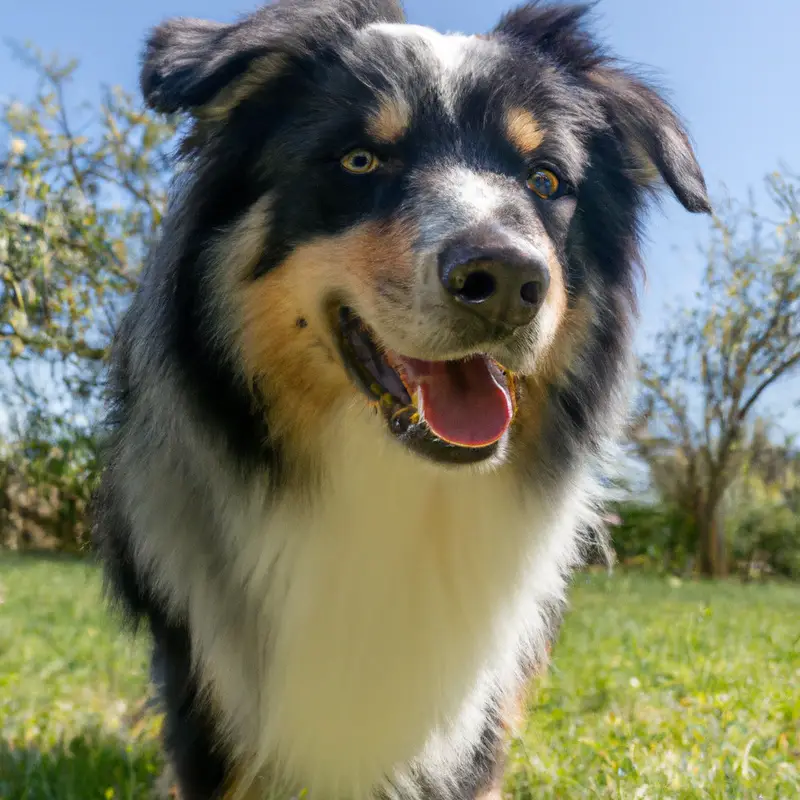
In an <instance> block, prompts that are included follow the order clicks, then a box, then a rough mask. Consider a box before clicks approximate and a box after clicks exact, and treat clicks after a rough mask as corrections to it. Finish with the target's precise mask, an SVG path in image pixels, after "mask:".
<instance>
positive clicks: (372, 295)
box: [239, 223, 413, 449]
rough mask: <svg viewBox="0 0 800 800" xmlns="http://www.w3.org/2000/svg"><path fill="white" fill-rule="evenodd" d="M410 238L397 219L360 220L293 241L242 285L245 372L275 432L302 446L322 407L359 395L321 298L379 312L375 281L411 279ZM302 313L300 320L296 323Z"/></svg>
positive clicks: (370, 314) (314, 431)
mask: <svg viewBox="0 0 800 800" xmlns="http://www.w3.org/2000/svg"><path fill="white" fill-rule="evenodd" d="M411 241H412V237H411V236H410V235H409V233H408V231H407V230H406V229H405V228H404V226H403V225H402V224H400V223H396V224H395V225H393V226H391V227H389V228H388V229H385V228H384V229H382V228H380V227H379V226H378V225H377V224H375V223H365V224H363V225H360V226H358V227H357V228H353V229H351V230H349V231H347V232H346V233H344V234H341V235H340V236H336V237H328V238H321V239H318V240H317V241H315V242H312V243H310V244H307V245H304V246H303V247H300V248H298V249H297V250H295V251H294V252H293V253H292V254H291V255H290V256H289V257H288V258H287V259H286V260H285V261H284V262H283V263H282V264H280V265H279V266H278V267H276V268H275V269H274V270H272V271H271V272H270V273H268V274H267V275H265V276H263V277H262V278H260V279H259V280H257V281H255V282H246V283H244V284H243V285H242V287H241V289H240V301H239V308H240V324H239V331H240V333H239V347H240V351H241V353H242V358H243V362H244V367H245V371H246V373H247V376H248V379H249V380H250V381H252V382H253V384H254V386H257V387H258V388H259V389H260V390H261V391H262V392H263V393H264V394H265V396H266V397H267V400H268V402H269V407H270V420H269V421H270V425H271V428H272V430H274V431H275V433H276V435H287V436H289V437H290V438H293V439H294V442H295V444H296V445H297V446H298V447H301V448H303V449H305V447H304V445H305V444H310V443H311V442H312V441H313V440H314V438H315V437H316V436H317V435H318V434H319V428H318V427H317V426H319V425H321V424H322V423H323V422H324V420H325V419H326V415H325V412H326V411H329V410H332V409H334V408H335V407H336V406H337V404H339V403H341V402H343V401H344V402H346V401H347V400H348V399H356V400H358V401H359V402H360V401H361V398H360V394H359V393H358V391H357V389H356V388H355V387H354V386H353V383H352V381H351V380H350V379H349V377H348V376H347V374H346V373H345V371H344V369H343V368H342V364H341V360H340V358H339V354H338V350H337V348H336V341H335V338H334V333H333V330H332V325H331V320H330V319H328V316H327V313H326V309H325V308H324V303H325V301H326V300H327V299H328V298H329V297H330V296H336V297H339V298H341V299H342V300H343V301H345V302H347V303H351V304H353V305H354V306H355V307H356V308H357V309H358V310H359V313H360V314H362V315H363V316H364V317H365V318H367V319H373V320H380V319H381V312H380V308H379V305H378V304H379V302H380V297H379V294H378V292H377V291H376V286H377V285H378V284H379V283H380V282H381V280H382V277H383V276H386V277H388V276H392V278H393V279H394V280H397V279H400V280H402V279H403V276H404V275H405V276H406V277H407V278H408V280H409V281H410V276H411V271H412V269H413V267H412V261H411V259H412V255H411V249H410V242H411ZM300 317H302V318H303V319H305V320H306V322H307V324H306V325H305V327H299V326H298V325H297V320H298V318H300ZM365 413H370V412H368V411H367V409H366V408H365Z"/></svg>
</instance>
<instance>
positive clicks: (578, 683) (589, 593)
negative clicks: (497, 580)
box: [0, 554, 800, 800]
mask: <svg viewBox="0 0 800 800" xmlns="http://www.w3.org/2000/svg"><path fill="white" fill-rule="evenodd" d="M99 597H100V589H99V580H98V575H97V573H96V571H95V570H94V569H93V568H92V567H90V566H89V565H87V564H84V563H81V562H79V561H69V560H63V559H58V558H40V557H12V556H8V555H2V554H0V800H22V798H25V799H26V800H39V799H40V798H42V799H44V798H48V800H50V799H52V800H89V799H90V798H97V799H98V800H102V799H103V798H108V799H109V800H110V799H111V798H124V800H133V799H134V798H136V800H145V798H147V799H148V800H153V799H154V798H155V797H156V796H157V795H156V793H155V789H154V786H155V783H156V780H157V777H158V774H159V772H160V757H159V749H158V738H157V737H158V726H159V719H158V718H157V717H156V716H155V715H154V714H153V712H152V710H151V709H149V708H148V707H147V705H146V704H145V702H144V700H145V698H146V696H147V677H146V675H147V671H146V653H145V648H144V642H132V641H131V640H130V639H129V638H127V637H126V636H125V635H123V634H121V633H120V632H119V631H118V629H117V628H116V626H115V623H114V621H113V620H112V619H110V618H109V617H108V616H107V615H106V613H105V611H104V609H103V607H102V605H101V604H100V602H99ZM571 597H572V610H571V611H570V614H569V616H568V618H567V621H566V624H565V626H564V629H563V632H562V635H561V638H560V640H559V642H558V644H557V646H556V648H555V650H554V654H553V659H554V660H553V664H552V668H551V671H550V673H549V674H548V675H547V677H546V678H545V679H544V681H543V682H542V683H540V684H539V685H538V687H537V688H536V689H535V691H534V694H533V696H532V700H531V712H532V713H531V716H530V721H529V724H528V727H527V730H526V731H525V733H524V736H522V737H521V739H520V741H518V742H516V743H515V747H514V752H513V757H512V760H511V763H510V765H509V779H508V786H507V789H508V797H509V798H513V799H514V800H533V799H534V798H536V799H537V800H538V798H547V797H553V798H580V797H614V798H753V799H754V800H755V799H756V798H760V797H763V798H765V799H766V798H769V799H770V800H772V799H773V798H797V797H800V587H796V586H795V587H791V586H781V585H748V586H741V585H739V584H737V583H733V582H731V583H726V584H715V585H711V584H697V583H680V582H678V581H669V580H665V579H661V578H656V577H649V576H646V575H641V574H639V575H634V574H618V575H616V576H614V577H611V578H608V577H606V576H604V575H592V576H590V575H582V576H580V577H579V579H578V580H577V581H576V585H575V587H574V589H573V591H572V595H571Z"/></svg>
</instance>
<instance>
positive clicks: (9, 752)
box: [0, 731, 169, 800]
mask: <svg viewBox="0 0 800 800" xmlns="http://www.w3.org/2000/svg"><path fill="white" fill-rule="evenodd" d="M161 773H162V759H161V753H160V750H159V743H158V741H157V740H146V741H141V742H136V743H134V744H131V743H129V742H126V741H124V740H123V739H121V738H116V737H114V736H113V735H109V734H107V733H102V732H99V731H85V732H83V733H81V734H79V735H78V736H75V737H73V738H71V739H70V740H69V741H62V742H57V743H55V744H54V745H53V746H52V747H44V746H41V747H37V746H31V745H25V744H21V745H20V746H19V747H18V746H16V745H15V744H14V743H13V742H12V743H9V742H8V741H2V740H0V798H2V800H93V799H94V798H97V800H162V799H163V800H166V798H168V797H169V795H168V793H167V791H166V786H165V784H164V781H163V780H162V779H161Z"/></svg>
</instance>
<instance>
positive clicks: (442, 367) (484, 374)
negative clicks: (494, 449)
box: [403, 356, 514, 447]
mask: <svg viewBox="0 0 800 800" xmlns="http://www.w3.org/2000/svg"><path fill="white" fill-rule="evenodd" d="M403 365H404V367H405V371H406V375H407V377H408V380H409V383H410V384H413V385H416V386H418V388H419V396H418V400H417V402H418V404H419V411H420V413H421V414H422V416H423V417H424V419H425V422H426V423H427V424H428V427H429V428H430V429H431V430H432V431H433V433H435V434H436V435H437V436H438V437H439V438H440V439H443V440H444V441H446V442H450V443H451V444H457V445H461V446H462V447H484V446H486V445H489V444H492V443H493V442H496V441H497V440H498V439H499V438H500V437H501V436H502V435H503V434H504V433H505V432H506V431H507V430H508V426H509V425H510V424H511V418H512V417H513V415H514V406H513V403H512V402H511V393H510V391H509V388H508V385H507V383H506V380H505V377H504V376H503V373H502V372H501V371H500V370H499V368H498V367H496V366H495V365H494V364H493V363H492V362H490V361H489V359H487V358H485V357H483V356H475V357H474V358H470V359H467V360H464V361H418V360H416V359H413V358H404V359H403ZM412 388H413V387H412Z"/></svg>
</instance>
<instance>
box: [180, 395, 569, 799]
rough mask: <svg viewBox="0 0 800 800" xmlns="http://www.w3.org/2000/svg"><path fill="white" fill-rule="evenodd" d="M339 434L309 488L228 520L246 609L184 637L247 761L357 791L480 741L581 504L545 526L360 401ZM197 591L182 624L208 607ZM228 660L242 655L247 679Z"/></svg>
mask: <svg viewBox="0 0 800 800" xmlns="http://www.w3.org/2000/svg"><path fill="white" fill-rule="evenodd" d="M334 430H335V431H336V433H334V434H332V435H331V436H330V438H329V439H328V440H327V441H326V442H324V445H323V452H322V453H321V461H322V467H321V475H322V479H321V485H320V486H319V488H318V490H317V493H316V496H315V497H314V498H313V499H311V500H309V499H308V498H305V499H304V500H303V499H299V498H298V497H297V496H296V495H292V494H287V496H286V497H285V498H283V499H282V500H281V501H279V502H278V504H277V506H274V507H273V508H272V509H271V510H270V511H269V512H268V514H267V516H266V518H265V519H264V520H263V521H262V523H261V524H260V525H257V526H256V528H255V529H253V528H250V529H247V530H245V529H243V526H252V525H253V520H254V517H253V515H252V514H250V513H247V511H245V513H242V514H240V515H238V516H237V515H234V516H233V517H232V518H231V520H230V529H229V530H228V531H226V532H225V534H224V535H226V536H227V537H231V536H232V537H233V538H234V539H235V540H236V541H238V542H243V543H245V545H244V547H242V548H241V549H240V550H239V553H238V556H237V558H238V561H239V564H238V569H237V571H238V572H239V574H241V575H244V576H246V577H245V592H244V595H243V604H242V608H241V619H240V622H239V623H237V625H235V626H234V627H233V628H231V629H230V630H229V632H228V635H226V636H224V637H222V638H220V632H219V630H218V628H217V626H216V625H212V626H210V627H208V629H207V630H204V627H207V626H206V624H205V623H204V622H201V623H200V624H199V625H197V624H196V625H195V626H194V634H195V636H196V637H197V640H198V643H199V645H200V650H201V652H202V656H201V660H202V661H203V662H205V663H204V670H205V671H206V674H207V677H208V678H209V679H210V682H211V684H212V687H213V688H212V691H213V692H217V693H219V694H220V700H221V703H220V706H221V707H222V708H225V709H229V710H233V716H232V717H231V718H230V719H229V724H230V727H231V734H232V738H233V740H234V742H235V741H236V740H237V739H239V740H240V741H258V742H259V745H258V751H257V752H255V753H253V752H248V753H242V756H243V757H244V758H245V759H246V760H247V761H248V762H249V763H250V764H252V765H254V767H263V766H265V765H272V768H273V769H274V765H275V763H276V761H277V763H278V765H279V767H280V770H281V771H282V772H285V774H286V775H287V776H288V778H289V779H290V781H292V782H293V781H295V780H296V781H299V782H301V783H302V784H303V785H306V786H308V788H310V789H311V790H312V796H319V795H318V793H321V794H322V795H323V796H326V797H327V796H331V797H337V798H338V797H340V796H341V797H343V798H353V800H361V798H364V799H366V798H367V797H369V791H370V788H371V787H374V786H375V785H376V784H379V783H380V782H381V781H382V780H383V779H384V778H385V777H386V776H387V775H392V773H393V772H394V771H395V770H397V769H399V768H401V767H402V765H403V764H405V763H407V762H408V761H409V760H412V759H414V758H415V757H419V756H423V755H427V756H430V754H431V752H432V751H434V754H435V756H436V757H437V758H439V759H447V760H451V759H452V760H453V761H454V763H457V762H458V761H459V759H460V758H461V757H462V756H464V754H465V753H466V752H467V749H468V748H470V747H474V746H476V745H477V743H478V739H479V736H480V733H481V731H480V727H479V723H480V720H481V719H482V712H485V706H486V704H487V703H488V701H489V698H490V692H491V691H492V690H494V689H496V684H498V683H499V684H502V685H503V686H504V687H508V686H512V685H514V683H515V679H514V674H515V671H516V667H517V665H516V664H515V658H516V657H517V655H518V654H519V652H520V647H521V646H522V645H523V642H522V641H521V639H522V638H526V639H527V640H529V641H526V642H525V643H524V644H525V646H526V647H527V648H530V646H531V644H533V645H534V647H536V648H537V649H541V648H543V647H544V642H545V638H546V626H547V620H546V619H545V618H544V617H543V613H544V612H543V608H546V607H548V605H552V603H553V602H559V601H560V598H561V595H562V585H563V579H562V568H563V567H565V566H566V562H567V561H568V560H569V558H570V556H571V552H570V551H571V548H572V546H573V534H572V530H573V528H574V513H571V512H570V510H569V509H562V513H561V514H560V515H559V516H558V526H556V524H555V519H556V511H557V509H556V508H555V507H547V506H545V505H544V504H543V502H542V501H541V500H539V499H538V498H537V497H536V496H535V495H534V494H532V493H529V494H528V495H527V496H525V494H524V493H523V492H522V490H521V489H520V487H519V485H518V483H517V481H516V480H515V479H514V475H513V473H512V472H511V470H510V469H509V468H507V467H505V468H499V469H497V470H494V471H491V470H484V471H479V470H477V469H475V468H460V469H443V468H441V467H439V466H437V465H434V464H430V463H427V462H426V461H424V460H423V459H421V458H420V457H418V456H416V455H413V454H410V453H407V452H406V451H405V450H404V449H403V448H402V447H401V446H399V445H398V444H397V443H396V442H393V441H391V440H390V439H389V437H387V436H386V434H385V432H384V431H383V430H382V428H381V426H380V422H379V421H378V420H377V419H376V418H373V417H372V416H371V415H370V413H369V412H368V411H367V410H366V409H365V408H364V407H363V406H362V405H360V404H359V407H358V408H356V407H353V408H350V409H348V410H347V411H346V412H345V414H344V418H343V419H342V420H340V421H339V423H338V424H337V425H336V426H334ZM196 591H197V592H198V593H199V594H198V595H197V596H196V597H194V598H193V599H192V601H191V602H192V605H193V606H194V607H195V609H196V613H195V614H194V615H193V619H194V620H207V619H215V618H217V617H218V614H217V613H215V609H213V608H211V607H208V608H201V607H202V606H207V605H209V604H211V605H213V603H214V599H213V596H212V595H211V594H210V593H208V592H207V590H206V587H200V586H198V587H196ZM234 591H236V592H239V593H241V587H234ZM242 621H244V623H243V624H242ZM232 630H235V631H237V633H236V634H235V635H233V636H232V635H231V631H232ZM254 651H257V657H255V658H254V657H253V654H254ZM504 659H505V660H504ZM239 663H242V664H248V663H249V664H251V665H252V673H251V674H245V675H244V679H243V674H242V669H241V668H238V667H236V665H237V664H239ZM254 683H255V685H253V684H254ZM300 788H302V787H300Z"/></svg>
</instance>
